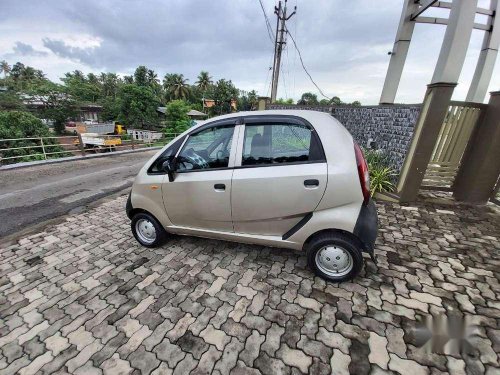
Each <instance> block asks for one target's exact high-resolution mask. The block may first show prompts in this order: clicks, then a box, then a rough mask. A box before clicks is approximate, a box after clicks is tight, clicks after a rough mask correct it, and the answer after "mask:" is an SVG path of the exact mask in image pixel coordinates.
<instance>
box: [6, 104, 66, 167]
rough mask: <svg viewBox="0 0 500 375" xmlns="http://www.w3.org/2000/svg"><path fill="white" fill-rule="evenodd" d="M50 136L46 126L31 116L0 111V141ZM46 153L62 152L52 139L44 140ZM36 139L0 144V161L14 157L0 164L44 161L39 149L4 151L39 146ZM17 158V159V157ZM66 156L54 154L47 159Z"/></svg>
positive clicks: (19, 112) (20, 112) (16, 112)
mask: <svg viewBox="0 0 500 375" xmlns="http://www.w3.org/2000/svg"><path fill="white" fill-rule="evenodd" d="M50 136H51V134H50V132H49V129H48V128H47V126H45V125H44V124H43V123H42V121H41V120H40V119H39V118H37V117H35V116H33V115H32V114H31V113H28V112H22V111H0V139H16V138H36V137H50ZM44 144H45V145H46V146H49V147H46V151H47V152H56V151H63V149H62V148H61V147H60V146H50V145H56V144H57V141H56V140H55V139H53V138H49V139H44ZM39 145H40V141H39V140H38V139H24V140H20V141H18V140H13V141H4V142H0V160H1V158H7V157H14V156H16V158H14V159H7V160H1V163H2V164H12V163H19V162H23V161H33V160H42V159H44V157H43V155H37V154H41V153H42V149H41V148H40V147H36V148H20V149H17V150H5V149H7V148H19V147H30V146H39ZM18 156H19V157H18ZM62 156H66V155H65V153H61V154H55V155H51V156H49V158H57V157H62Z"/></svg>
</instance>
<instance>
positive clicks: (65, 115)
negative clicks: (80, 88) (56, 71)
mask: <svg viewBox="0 0 500 375" xmlns="http://www.w3.org/2000/svg"><path fill="white" fill-rule="evenodd" d="M28 97H29V100H30V101H34V102H41V103H42V107H41V109H40V112H39V113H40V117H41V118H44V119H47V120H51V121H53V122H54V131H55V132H56V133H57V134H62V133H64V129H65V125H66V121H68V119H69V118H74V117H75V116H76V115H77V113H78V110H77V108H79V106H80V105H79V103H78V102H76V101H75V100H74V99H73V98H72V97H71V95H70V94H69V93H68V90H67V88H66V87H64V86H62V85H58V84H56V83H53V82H50V81H47V82H45V83H44V84H43V85H39V86H37V87H36V88H34V89H33V90H32V91H29V92H28Z"/></svg>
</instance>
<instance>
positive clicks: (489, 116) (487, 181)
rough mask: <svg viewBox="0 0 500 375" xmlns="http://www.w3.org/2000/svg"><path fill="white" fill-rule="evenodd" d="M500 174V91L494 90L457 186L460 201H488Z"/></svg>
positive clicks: (454, 191) (463, 159) (467, 152)
mask: <svg viewBox="0 0 500 375" xmlns="http://www.w3.org/2000/svg"><path fill="white" fill-rule="evenodd" d="M499 174H500V91H496V92H492V93H491V97H490V101H489V103H488V107H487V108H486V111H485V113H484V115H483V116H482V119H480V121H479V122H478V124H477V125H476V129H475V131H474V133H473V134H472V137H471V139H470V141H469V145H468V146H467V149H466V151H465V153H464V156H463V157H462V162H461V165H460V169H459V171H458V174H457V177H456V179H455V183H454V185H453V196H454V197H455V199H457V200H459V201H464V202H468V203H476V204H484V203H486V202H488V200H489V199H490V197H491V195H492V194H493V190H494V188H495V185H496V183H497V181H498V176H499Z"/></svg>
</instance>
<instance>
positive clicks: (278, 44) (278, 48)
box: [271, 0, 297, 103]
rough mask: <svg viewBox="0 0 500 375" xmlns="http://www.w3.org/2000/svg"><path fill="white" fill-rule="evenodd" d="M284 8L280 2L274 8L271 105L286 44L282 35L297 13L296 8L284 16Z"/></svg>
mask: <svg viewBox="0 0 500 375" xmlns="http://www.w3.org/2000/svg"><path fill="white" fill-rule="evenodd" d="M287 1H288V0H285V6H284V7H282V6H281V1H280V2H279V3H278V6H277V7H276V6H275V7H274V13H275V14H276V16H277V17H278V18H277V20H276V39H275V44H274V62H273V80H272V83H273V85H272V88H271V103H274V102H275V101H276V94H277V93H278V80H279V76H280V65H281V52H282V51H283V45H284V44H285V43H286V41H285V38H284V34H285V32H286V21H288V20H289V19H290V18H292V16H293V15H294V14H295V12H296V11H297V7H295V9H294V10H293V13H292V14H290V15H289V16H288V17H287V16H286V3H287Z"/></svg>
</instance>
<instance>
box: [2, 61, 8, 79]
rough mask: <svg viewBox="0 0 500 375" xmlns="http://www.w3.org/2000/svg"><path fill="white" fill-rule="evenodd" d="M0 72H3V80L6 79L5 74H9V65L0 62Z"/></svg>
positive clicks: (5, 62)
mask: <svg viewBox="0 0 500 375" xmlns="http://www.w3.org/2000/svg"><path fill="white" fill-rule="evenodd" d="M0 72H3V76H4V78H7V74H9V73H10V65H9V63H8V62H7V61H5V60H3V61H2V62H0Z"/></svg>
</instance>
